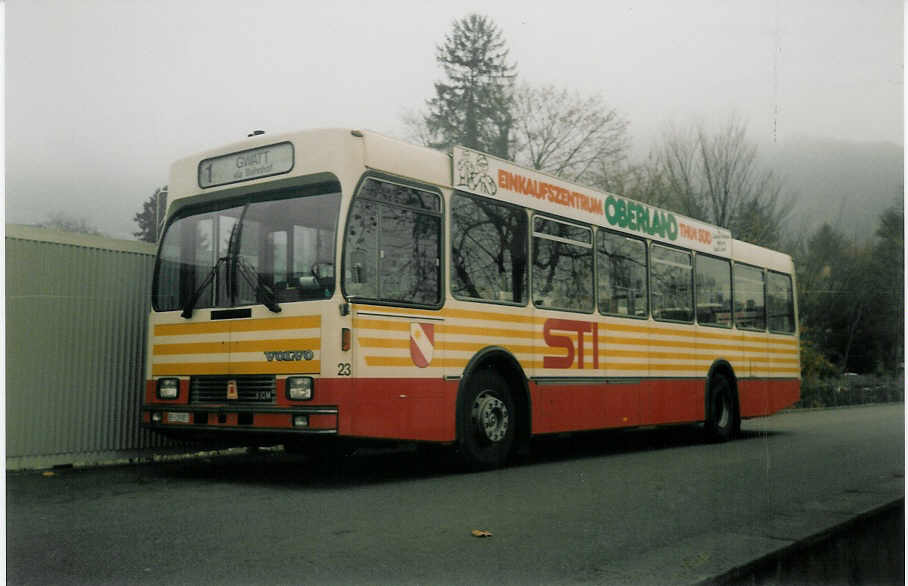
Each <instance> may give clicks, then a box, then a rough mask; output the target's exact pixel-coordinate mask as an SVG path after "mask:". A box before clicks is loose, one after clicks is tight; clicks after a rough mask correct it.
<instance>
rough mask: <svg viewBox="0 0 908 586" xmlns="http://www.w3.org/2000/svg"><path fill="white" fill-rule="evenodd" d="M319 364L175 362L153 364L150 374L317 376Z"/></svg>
mask: <svg viewBox="0 0 908 586" xmlns="http://www.w3.org/2000/svg"><path fill="white" fill-rule="evenodd" d="M320 371H321V363H320V361H318V360H310V361H307V362H176V363H167V364H153V365H152V367H151V374H152V375H153V376H161V375H192V374H318V373H319V372H320Z"/></svg>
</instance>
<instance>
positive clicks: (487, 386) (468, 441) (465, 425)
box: [458, 370, 517, 470]
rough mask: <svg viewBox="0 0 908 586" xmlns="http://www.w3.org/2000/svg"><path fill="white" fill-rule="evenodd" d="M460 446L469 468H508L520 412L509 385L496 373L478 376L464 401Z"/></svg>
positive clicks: (473, 377)
mask: <svg viewBox="0 0 908 586" xmlns="http://www.w3.org/2000/svg"><path fill="white" fill-rule="evenodd" d="M461 401H462V403H461V426H460V430H459V433H458V446H459V448H460V453H461V455H462V456H463V458H464V460H465V461H466V463H467V465H468V466H469V467H470V468H472V469H475V470H489V469H492V468H499V467H501V466H503V465H505V464H506V463H507V461H508V459H509V458H510V456H511V452H512V449H513V447H514V438H515V437H516V425H517V412H516V411H515V407H514V400H513V398H512V397H511V393H510V391H509V390H508V386H507V384H505V382H504V380H503V379H502V378H501V377H500V376H499V375H498V374H496V373H495V372H493V371H490V370H484V371H480V372H478V373H476V374H475V375H474V376H472V377H471V380H470V382H469V384H468V386H467V388H466V392H465V393H464V394H463V396H462V397H461Z"/></svg>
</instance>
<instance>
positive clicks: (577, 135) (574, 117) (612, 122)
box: [514, 84, 630, 184]
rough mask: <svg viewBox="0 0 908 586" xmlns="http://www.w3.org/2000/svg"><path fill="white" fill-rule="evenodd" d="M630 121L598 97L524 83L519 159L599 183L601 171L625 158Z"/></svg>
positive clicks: (519, 101)
mask: <svg viewBox="0 0 908 586" xmlns="http://www.w3.org/2000/svg"><path fill="white" fill-rule="evenodd" d="M627 126H628V122H627V120H626V119H624V118H623V117H622V116H621V115H620V114H619V113H618V112H617V110H615V109H614V108H610V107H609V106H608V105H607V104H606V103H605V100H604V99H603V98H602V97H601V96H599V95H592V96H584V95H582V94H580V93H579V92H569V91H568V90H566V89H557V88H556V87H555V86H553V85H546V86H541V87H534V86H530V85H528V84H522V85H521V86H520V87H518V89H517V92H516V94H515V100H514V141H515V145H514V160H515V161H517V162H518V163H520V164H523V165H526V166H529V167H532V168H533V169H537V170H539V171H545V172H547V173H551V174H552V175H556V176H558V177H562V178H564V179H567V180H569V181H577V182H583V183H588V184H589V183H594V182H595V180H596V177H597V175H596V173H597V172H599V173H600V174H601V173H602V171H603V170H604V169H609V168H612V169H617V168H618V167H619V166H620V165H621V164H622V163H623V162H624V160H625V159H626V157H627V150H628V148H629V146H630V140H629V138H628V135H627Z"/></svg>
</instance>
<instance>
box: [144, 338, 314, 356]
mask: <svg viewBox="0 0 908 586" xmlns="http://www.w3.org/2000/svg"><path fill="white" fill-rule="evenodd" d="M320 346H321V342H320V340H319V339H318V338H287V339H277V340H239V341H233V342H229V343H228V342H227V341H226V340H225V341H224V342H193V343H187V344H155V345H154V347H153V349H152V353H153V354H156V355H161V356H176V355H180V354H209V353H214V354H219V353H224V352H266V351H267V352H270V351H273V350H319V349H320Z"/></svg>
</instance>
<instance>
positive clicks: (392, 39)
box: [5, 0, 904, 238]
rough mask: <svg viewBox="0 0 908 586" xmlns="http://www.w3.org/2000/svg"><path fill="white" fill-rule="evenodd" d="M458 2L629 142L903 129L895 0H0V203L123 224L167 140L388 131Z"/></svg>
mask: <svg viewBox="0 0 908 586" xmlns="http://www.w3.org/2000/svg"><path fill="white" fill-rule="evenodd" d="M470 12H479V13H481V14H485V15H487V16H489V17H491V18H492V19H493V20H494V21H495V23H496V24H498V26H499V27H501V29H502V30H503V33H504V36H505V39H506V40H507V42H508V44H509V46H510V49H511V57H512V60H513V61H515V62H516V63H517V66H518V72H519V78H520V80H521V81H524V82H529V83H532V84H550V83H551V84H555V85H556V86H559V87H567V88H572V89H577V90H579V91H582V92H584V93H587V94H589V93H600V94H601V95H603V97H604V98H605V99H606V101H607V102H608V103H609V104H610V105H611V106H613V107H615V108H617V110H618V111H619V112H620V113H621V114H622V115H623V116H624V117H625V118H627V119H628V120H629V121H630V135H631V137H632V139H633V143H634V153H635V154H636V155H637V156H644V155H645V154H646V153H647V151H648V150H649V148H650V147H651V146H652V143H653V141H654V140H655V139H657V138H658V136H659V134H660V132H661V131H662V129H664V128H665V127H666V125H667V124H670V123H675V124H686V123H689V122H692V121H697V120H702V121H705V122H707V123H710V122H715V121H721V120H724V119H727V117H728V116H729V115H731V114H733V113H734V114H736V115H737V116H738V117H739V118H741V119H743V120H744V121H746V122H747V124H748V129H749V136H750V137H751V138H752V139H754V140H756V141H758V142H759V143H760V144H761V148H763V149H764V150H771V149H772V148H773V145H774V144H781V143H784V141H786V140H790V139H792V138H799V137H817V138H820V137H822V138H833V139H839V140H851V141H887V142H893V143H896V144H899V145H901V144H903V128H904V126H903V118H902V108H903V75H904V74H903V49H902V38H903V18H902V3H901V2H898V1H897V0H887V1H882V0H876V1H867V2H862V1H859V0H849V1H819V0H795V1H782V0H776V1H760V0H751V1H741V2H734V1H716V2H708V1H691V0H685V1H683V2H674V1H670V0H663V1H659V2H657V1H645V0H643V1H641V0H628V1H608V2H601V3H594V2H589V1H582V2H568V1H559V2H542V1H537V0H525V1H517V0H514V1H507V2H494V1H487V2H472V1H471V2H436V1H433V2H427V1H419V2H417V1H415V0H414V1H412V2H402V1H396V2H395V1H391V0H384V1H381V2H362V1H360V2H354V1H345V2H338V3H328V2H323V1H322V2H307V1H296V2H294V1H289V0H288V1H275V0H262V1H259V2H241V1H215V0H210V1H209V0H206V1H187V0H156V1H135V0H134V1H97V0H72V1H66V0H59V1H53V2H50V1H34V0H10V1H9V2H7V4H6V15H5V25H6V80H5V88H6V157H7V160H6V221H7V222H13V223H34V222H38V221H40V220H42V219H45V218H46V217H47V216H48V215H49V214H50V213H52V212H54V211H62V212H65V213H67V214H69V215H71V216H74V217H81V218H85V219H87V220H88V221H89V222H90V223H92V224H94V225H96V226H97V227H98V228H99V229H100V230H102V231H103V232H105V233H107V234H109V235H111V236H114V237H121V238H132V236H131V233H132V232H133V231H135V230H136V226H135V224H134V223H133V222H132V217H133V215H134V214H135V213H136V212H137V211H138V210H139V209H140V206H141V203H142V201H143V200H145V199H146V198H147V197H148V196H149V195H151V194H152V193H153V192H154V190H155V188H156V187H158V186H161V185H164V184H165V183H166V182H167V174H168V169H169V165H170V163H171V162H172V161H173V160H174V159H177V158H179V157H182V156H185V155H188V154H191V153H193V152H197V151H200V150H204V149H208V148H211V147H214V146H217V145H220V144H222V143H225V142H233V141H236V140H240V139H242V138H244V137H245V136H246V134H247V133H248V132H249V131H251V130H253V129H259V128H261V129H265V130H266V131H268V132H283V131H288V130H296V129H303V128H313V127H328V126H342V127H350V128H368V129H372V130H376V131H379V132H384V133H387V134H391V135H396V136H402V135H403V134H404V128H403V125H402V123H401V117H402V115H403V114H404V113H406V112H408V111H413V110H416V109H419V108H421V107H422V106H423V105H424V104H425V100H426V99H427V98H430V97H431V96H432V93H433V86H432V83H433V81H436V80H440V79H441V78H442V73H441V70H440V68H439V67H438V66H437V64H436V62H435V47H436V45H437V44H439V43H440V42H441V41H442V40H443V38H444V35H445V33H447V32H448V31H449V30H450V27H451V23H452V22H453V21H454V20H455V19H458V18H461V17H463V16H465V15H466V14H468V13H470Z"/></svg>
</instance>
